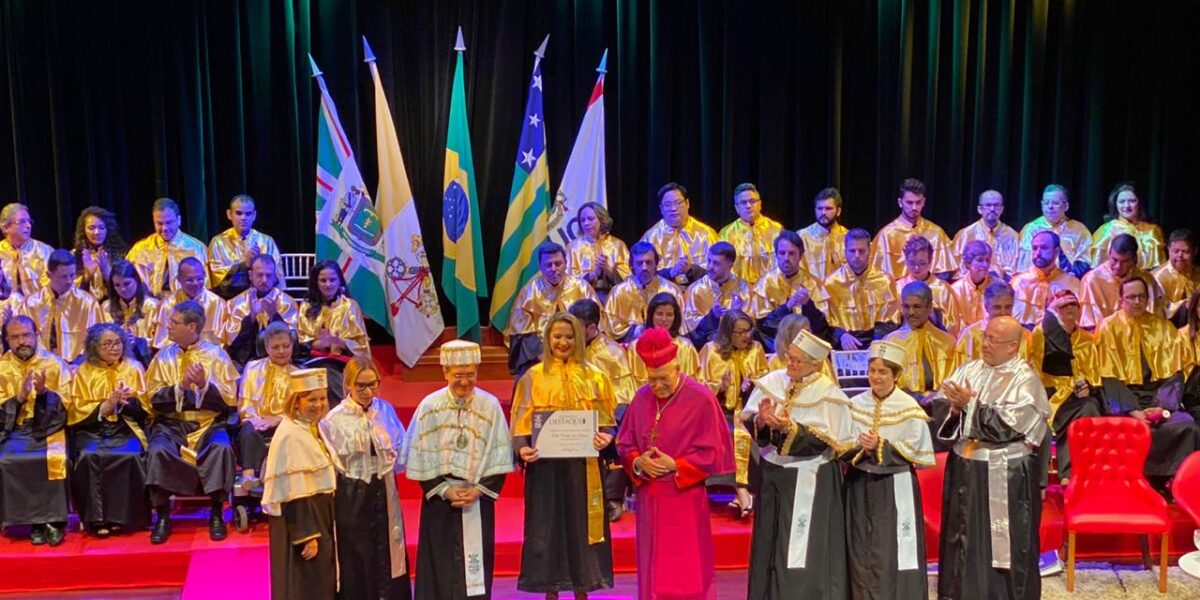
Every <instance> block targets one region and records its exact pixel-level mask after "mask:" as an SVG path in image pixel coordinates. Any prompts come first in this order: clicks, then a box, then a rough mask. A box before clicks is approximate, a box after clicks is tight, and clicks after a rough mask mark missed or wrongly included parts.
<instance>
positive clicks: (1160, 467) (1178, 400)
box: [1103, 358, 1200, 483]
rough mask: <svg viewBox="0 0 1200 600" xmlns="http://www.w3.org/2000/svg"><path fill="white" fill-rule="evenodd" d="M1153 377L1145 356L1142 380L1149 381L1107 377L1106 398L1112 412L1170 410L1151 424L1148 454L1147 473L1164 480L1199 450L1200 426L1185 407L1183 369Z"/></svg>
mask: <svg viewBox="0 0 1200 600" xmlns="http://www.w3.org/2000/svg"><path fill="white" fill-rule="evenodd" d="M1151 378H1152V377H1151V373H1150V366H1149V365H1147V364H1146V362H1145V359H1144V358H1143V360H1142V380H1143V381H1148V382H1150V383H1146V384H1142V385H1130V384H1126V383H1125V382H1123V381H1120V380H1118V379H1113V378H1111V377H1105V378H1103V382H1104V400H1105V401H1106V402H1107V403H1108V409H1109V412H1110V413H1112V414H1117V415H1124V414H1128V413H1129V412H1130V411H1134V410H1145V409H1147V408H1152V407H1157V408H1162V409H1165V410H1167V411H1168V412H1170V414H1171V416H1170V417H1167V418H1166V419H1163V420H1162V421H1160V422H1157V423H1152V424H1151V425H1150V452H1149V453H1148V454H1147V455H1146V467H1145V474H1146V476H1147V477H1153V478H1158V479H1160V480H1162V479H1169V478H1171V477H1174V476H1175V471H1178V470H1179V465H1181V464H1183V460H1184V459H1186V458H1187V457H1188V456H1189V455H1190V454H1191V453H1192V452H1195V451H1196V450H1200V426H1197V424H1196V420H1195V418H1194V417H1193V416H1192V415H1191V414H1190V413H1189V412H1188V411H1185V410H1183V407H1182V398H1183V388H1184V381H1183V374H1182V373H1176V374H1175V375H1172V376H1171V377H1168V378H1166V379H1160V380H1157V381H1151ZM1160 482H1161V481H1160ZM1160 482H1154V483H1160Z"/></svg>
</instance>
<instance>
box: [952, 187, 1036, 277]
mask: <svg viewBox="0 0 1200 600" xmlns="http://www.w3.org/2000/svg"><path fill="white" fill-rule="evenodd" d="M977 210H978V211H979V217H980V218H979V220H978V221H975V222H974V223H972V224H970V225H968V226H966V227H963V228H962V229H960V230H959V231H958V233H956V234H954V252H955V254H957V255H959V256H962V255H963V254H964V252H965V250H966V246H967V244H969V243H971V242H974V241H976V240H978V241H983V242H987V245H988V246H990V247H991V248H992V272H993V273H996V274H997V275H999V276H1000V277H1003V278H1004V279H1008V278H1009V277H1012V275H1013V273H1016V272H1017V249H1018V247H1019V246H1020V240H1019V237H1018V236H1017V230H1016V229H1013V228H1012V227H1009V226H1008V225H1005V224H1004V223H1001V222H1000V215H1002V214H1004V196H1001V195H1000V192H997V191H996V190H988V191H986V192H984V193H982V194H980V195H979V206H978V208H977ZM966 271H967V269H966V265H963V268H962V269H961V270H960V271H959V274H960V275H965V274H966Z"/></svg>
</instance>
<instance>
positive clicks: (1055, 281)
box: [1010, 229, 1079, 328]
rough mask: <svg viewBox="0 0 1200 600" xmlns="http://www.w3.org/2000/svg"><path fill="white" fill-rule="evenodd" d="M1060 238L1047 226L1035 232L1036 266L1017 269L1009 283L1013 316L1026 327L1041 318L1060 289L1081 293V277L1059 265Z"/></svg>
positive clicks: (1029, 326) (1038, 321)
mask: <svg viewBox="0 0 1200 600" xmlns="http://www.w3.org/2000/svg"><path fill="white" fill-rule="evenodd" d="M1060 242H1061V240H1060V239H1059V237H1058V234H1057V233H1055V232H1054V231H1053V230H1050V229H1046V230H1044V231H1040V232H1038V233H1036V234H1035V235H1034V236H1033V242H1032V248H1033V250H1032V252H1033V266H1032V267H1030V268H1029V269H1028V270H1026V271H1023V272H1021V273H1018V274H1017V275H1016V276H1015V277H1013V278H1012V281H1011V282H1010V284H1011V285H1012V288H1013V318H1015V319H1016V320H1017V322H1018V323H1020V324H1021V325H1024V326H1025V327H1027V328H1031V327H1033V326H1034V325H1037V324H1038V323H1041V322H1042V315H1043V313H1044V311H1045V309H1046V302H1047V301H1049V299H1050V297H1051V296H1052V295H1054V293H1055V292H1057V291H1058V290H1069V291H1070V292H1071V293H1073V294H1076V295H1078V294H1079V279H1077V278H1076V277H1075V276H1074V275H1072V274H1071V273H1069V272H1067V271H1063V270H1062V269H1060V268H1059V260H1060V258H1059V257H1060V256H1061V253H1062V248H1061V247H1060V245H1059V244H1060Z"/></svg>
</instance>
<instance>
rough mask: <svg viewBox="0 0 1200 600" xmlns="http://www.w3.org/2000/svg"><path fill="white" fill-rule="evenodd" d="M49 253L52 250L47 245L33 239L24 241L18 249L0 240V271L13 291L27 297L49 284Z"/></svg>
mask: <svg viewBox="0 0 1200 600" xmlns="http://www.w3.org/2000/svg"><path fill="white" fill-rule="evenodd" d="M51 252H54V248H52V247H50V245H49V244H45V243H43V242H39V241H37V240H34V239H29V240H26V241H25V243H24V244H22V245H21V247H20V248H19V249H18V248H14V247H13V245H12V244H11V243H9V241H8V240H7V239H3V240H0V269H2V270H3V271H4V277H5V279H8V284H9V285H10V286H12V289H13V290H14V291H17V292H21V295H22V296H29V295H32V294H33V293H34V292H36V291H38V290H39V289H41V288H43V287H45V286H46V285H47V284H49V283H50V279H49V277H48V276H47V274H46V261H47V260H49V259H50V253H51Z"/></svg>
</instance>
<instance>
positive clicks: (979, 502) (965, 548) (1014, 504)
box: [938, 406, 1042, 600]
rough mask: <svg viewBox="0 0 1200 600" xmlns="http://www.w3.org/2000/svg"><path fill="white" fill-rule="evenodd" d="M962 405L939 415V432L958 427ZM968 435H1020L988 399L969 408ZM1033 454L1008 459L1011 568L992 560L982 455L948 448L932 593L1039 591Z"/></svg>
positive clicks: (1002, 597) (994, 596)
mask: <svg viewBox="0 0 1200 600" xmlns="http://www.w3.org/2000/svg"><path fill="white" fill-rule="evenodd" d="M962 418H963V413H959V414H958V415H951V416H950V417H948V418H947V420H946V421H945V423H944V424H943V426H942V427H941V429H940V430H939V433H940V434H942V436H943V438H946V437H950V433H951V432H954V431H959V430H960V427H959V426H960V424H961V423H960V421H961V419H962ZM974 419H975V423H974V424H973V426H972V431H973V432H974V433H973V434H972V438H973V439H976V440H978V441H982V442H989V443H995V444H1008V443H1013V442H1023V440H1024V438H1023V437H1022V436H1021V434H1020V433H1018V432H1016V431H1014V430H1013V429H1011V428H1010V427H1009V426H1008V425H1006V424H1005V423H1004V421H1003V420H1002V419H1001V417H1000V416H999V414H998V413H997V412H996V411H995V410H994V409H993V408H992V407H991V406H978V407H976V409H975V412H974ZM1041 462H1042V461H1041V457H1040V456H1038V454H1037V453H1031V454H1028V455H1026V456H1025V457H1023V458H1020V459H1016V460H1009V461H1008V528H1009V542H1010V543H1009V547H1010V548H1011V550H1010V554H1011V568H1008V569H998V568H993V567H992V542H991V539H992V538H991V536H992V530H991V525H990V523H991V512H990V509H989V496H988V463H987V462H984V461H979V460H970V459H966V458H963V457H961V456H959V455H958V454H957V453H955V452H951V453H950V455H949V458H948V459H947V461H946V475H945V481H944V483H943V487H942V526H941V539H940V546H939V551H938V555H939V557H940V564H939V565H938V598H940V599H943V600H977V599H978V600H1022V599H1030V600H1032V599H1036V598H1040V597H1041V594H1042V580H1041V574H1040V572H1039V570H1038V555H1039V553H1040V549H1039V538H1038V527H1039V526H1040V525H1041V519H1042V501H1041V468H1042V465H1041Z"/></svg>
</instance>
